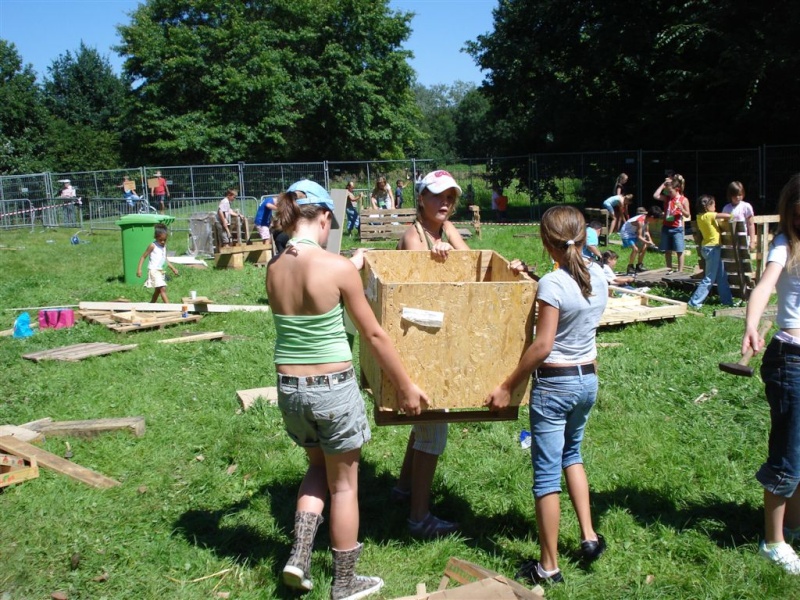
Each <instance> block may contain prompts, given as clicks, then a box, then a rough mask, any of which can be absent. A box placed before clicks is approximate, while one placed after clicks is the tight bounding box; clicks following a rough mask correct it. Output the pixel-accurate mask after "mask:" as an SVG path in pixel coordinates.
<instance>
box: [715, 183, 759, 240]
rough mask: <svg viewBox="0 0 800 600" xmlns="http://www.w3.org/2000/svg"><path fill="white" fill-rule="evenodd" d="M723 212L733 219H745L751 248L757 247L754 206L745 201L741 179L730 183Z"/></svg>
mask: <svg viewBox="0 0 800 600" xmlns="http://www.w3.org/2000/svg"><path fill="white" fill-rule="evenodd" d="M722 212H724V213H727V214H729V215H730V216H731V221H743V222H744V223H745V230H746V232H747V245H748V247H749V248H750V250H751V251H752V250H755V249H756V226H755V223H753V217H754V216H755V213H754V212H753V207H752V206H751V205H750V203H749V202H745V201H744V185H742V182H741V181H731V182H730V183H729V184H728V204H726V205H725V207H724V208H723V209H722Z"/></svg>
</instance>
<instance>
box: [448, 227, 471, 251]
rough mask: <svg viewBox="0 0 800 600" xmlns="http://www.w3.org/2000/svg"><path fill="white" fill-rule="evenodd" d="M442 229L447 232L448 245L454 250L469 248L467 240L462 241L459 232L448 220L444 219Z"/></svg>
mask: <svg viewBox="0 0 800 600" xmlns="http://www.w3.org/2000/svg"><path fill="white" fill-rule="evenodd" d="M444 230H445V232H446V233H447V240H448V241H449V242H450V245H451V246H452V247H453V248H455V249H456V250H469V246H468V245H467V242H465V241H464V238H463V237H461V234H460V233H458V229H456V226H455V225H453V224H452V223H451V222H450V221H445V223H444Z"/></svg>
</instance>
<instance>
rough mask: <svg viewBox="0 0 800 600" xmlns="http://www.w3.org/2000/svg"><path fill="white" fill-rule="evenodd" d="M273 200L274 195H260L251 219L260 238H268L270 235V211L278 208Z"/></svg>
mask: <svg viewBox="0 0 800 600" xmlns="http://www.w3.org/2000/svg"><path fill="white" fill-rule="evenodd" d="M275 202H276V200H275V197H274V196H262V197H261V202H260V204H259V205H258V208H257V209H256V216H255V218H254V219H253V224H254V225H255V227H256V231H257V232H258V236H259V237H260V238H261V239H262V240H268V239H270V237H271V235H270V232H269V226H270V223H272V211H273V210H275V209H276V208H278V206H277V205H276V204H275Z"/></svg>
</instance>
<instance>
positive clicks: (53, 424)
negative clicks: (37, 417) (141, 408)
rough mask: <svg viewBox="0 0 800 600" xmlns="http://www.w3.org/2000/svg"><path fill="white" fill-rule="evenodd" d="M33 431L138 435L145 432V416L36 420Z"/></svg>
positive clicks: (91, 435)
mask: <svg viewBox="0 0 800 600" xmlns="http://www.w3.org/2000/svg"><path fill="white" fill-rule="evenodd" d="M28 428H29V429H31V430H32V431H38V432H40V433H43V434H45V435H71V436H75V437H94V436H96V435H98V434H100V433H106V432H109V431H119V430H121V429H124V430H128V431H130V432H131V433H132V434H133V435H134V436H136V437H142V436H143V435H144V432H145V422H144V417H119V418H107V419H86V420H81V421H49V422H35V423H31V424H30V425H28Z"/></svg>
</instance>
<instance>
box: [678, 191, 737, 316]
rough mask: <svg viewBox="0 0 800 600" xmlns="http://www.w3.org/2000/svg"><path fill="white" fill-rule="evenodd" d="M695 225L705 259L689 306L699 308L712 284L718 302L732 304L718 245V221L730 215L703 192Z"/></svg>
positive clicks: (726, 218) (698, 204)
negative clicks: (717, 209) (702, 272)
mask: <svg viewBox="0 0 800 600" xmlns="http://www.w3.org/2000/svg"><path fill="white" fill-rule="evenodd" d="M697 210H698V212H699V213H700V214H699V215H698V216H697V227H698V228H699V229H700V233H701V234H703V243H702V244H701V246H700V253H701V254H702V255H703V259H705V261H706V269H705V273H704V275H703V279H702V281H700V285H698V286H697V289H696V290H695V291H694V294H692V297H691V298H690V299H689V306H691V307H692V308H700V307H701V306H702V305H703V301H704V300H705V299H706V297H707V296H708V292H709V291H710V290H711V286H712V285H713V284H715V283H716V284H717V293H718V294H719V299H720V302H722V303H723V304H725V305H727V306H733V296H732V295H731V288H730V285H728V274H727V273H726V272H725V264H724V263H723V262H722V247H721V246H720V245H719V241H720V231H719V221H722V220H728V219H730V218H731V216H730V215H729V214H727V213H718V212H715V211H716V201H715V200H714V196H710V195H708V194H704V195H702V196H700V199H699V200H698V201H697Z"/></svg>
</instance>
